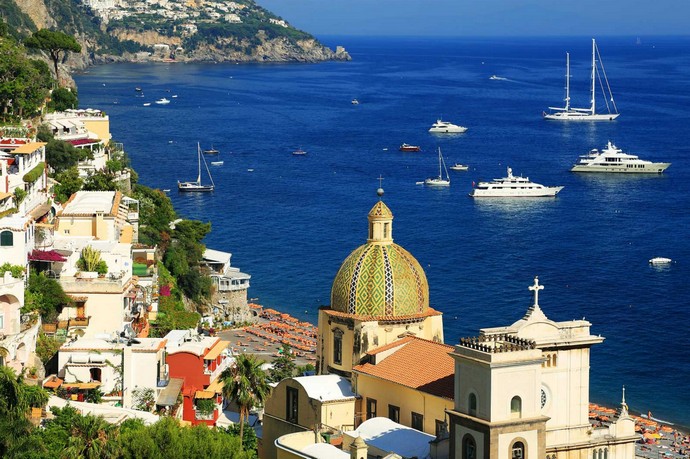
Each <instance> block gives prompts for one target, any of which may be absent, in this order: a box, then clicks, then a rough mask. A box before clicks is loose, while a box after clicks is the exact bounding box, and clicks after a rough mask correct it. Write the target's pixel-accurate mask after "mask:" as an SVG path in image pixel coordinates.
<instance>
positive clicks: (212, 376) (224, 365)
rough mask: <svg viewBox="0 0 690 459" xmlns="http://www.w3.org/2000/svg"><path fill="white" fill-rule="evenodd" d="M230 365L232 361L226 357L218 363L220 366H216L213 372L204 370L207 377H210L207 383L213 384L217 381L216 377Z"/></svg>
mask: <svg viewBox="0 0 690 459" xmlns="http://www.w3.org/2000/svg"><path fill="white" fill-rule="evenodd" d="M230 363H232V359H230V358H228V357H226V358H224V359H223V360H222V361H221V362H220V365H218V366H217V367H216V369H215V370H213V371H209V370H205V371H204V373H205V374H207V375H210V376H209V381H210V382H213V381H215V380H216V379H218V377H219V376H220V374H221V373H222V372H223V370H225V369H226V368H228V367H229V366H230Z"/></svg>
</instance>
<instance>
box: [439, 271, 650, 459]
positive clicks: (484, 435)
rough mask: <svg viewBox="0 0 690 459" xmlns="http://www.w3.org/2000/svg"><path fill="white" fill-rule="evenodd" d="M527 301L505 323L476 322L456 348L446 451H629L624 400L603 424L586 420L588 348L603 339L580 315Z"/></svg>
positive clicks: (568, 458) (489, 454)
mask: <svg viewBox="0 0 690 459" xmlns="http://www.w3.org/2000/svg"><path fill="white" fill-rule="evenodd" d="M543 288H544V287H543V286H542V285H539V282H538V279H537V278H535V279H534V285H532V286H530V287H529V289H530V290H532V291H533V292H534V303H533V305H532V306H531V307H530V308H529V309H528V310H527V313H526V314H525V316H524V317H523V318H522V319H520V320H518V321H517V322H515V323H513V324H512V325H510V326H507V327H498V328H486V329H482V330H481V333H480V335H479V336H478V337H474V338H465V339H462V340H461V341H460V343H459V344H458V345H457V346H456V347H455V352H453V353H452V357H453V358H454V359H455V361H456V363H455V374H456V378H455V408H454V409H453V410H450V411H448V414H449V415H450V436H451V437H450V438H451V444H450V457H451V458H457V459H461V458H462V459H474V458H486V459H494V458H497V459H498V458H511V459H522V458H532V457H534V458H543V457H547V458H549V459H589V458H592V457H597V456H594V455H593V454H594V451H601V453H600V454H603V455H602V456H599V457H601V458H602V459H603V458H605V457H610V458H626V459H631V458H633V457H634V442H635V441H636V439H637V437H636V435H635V432H634V421H633V420H632V418H630V417H629V416H628V413H627V407H625V405H623V409H622V410H621V413H620V416H619V417H618V419H617V420H616V421H615V422H614V423H613V424H612V425H611V426H609V427H603V428H599V429H595V428H593V427H592V425H591V424H590V422H589V416H588V414H589V350H590V347H591V346H592V345H594V344H598V343H601V342H602V341H603V340H604V338H602V337H601V336H594V335H591V334H590V331H589V328H590V325H591V324H590V323H589V322H587V321H585V320H573V321H566V322H554V321H552V320H550V319H548V318H547V317H546V315H545V314H544V313H543V311H542V310H541V308H540V306H539V291H540V290H542V289H543Z"/></svg>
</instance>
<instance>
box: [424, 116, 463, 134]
mask: <svg viewBox="0 0 690 459" xmlns="http://www.w3.org/2000/svg"><path fill="white" fill-rule="evenodd" d="M465 131H467V128H466V127H464V126H458V125H457V124H453V123H449V122H448V121H443V120H440V119H438V120H436V122H435V123H434V124H432V125H431V128H430V129H429V132H434V133H441V134H451V133H462V132H465Z"/></svg>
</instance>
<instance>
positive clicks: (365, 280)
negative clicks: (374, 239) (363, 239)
mask: <svg viewBox="0 0 690 459" xmlns="http://www.w3.org/2000/svg"><path fill="white" fill-rule="evenodd" d="M331 308H332V309H334V310H336V311H341V312H347V313H350V314H359V315H366V316H374V317H397V316H404V315H413V314H421V313H424V312H426V310H427V309H428V308H429V285H428V283H427V279H426V275H425V274H424V270H423V269H422V267H421V265H420V264H419V262H418V261H417V260H416V259H415V258H414V257H413V256H412V254H410V253H409V252H408V251H407V250H405V249H403V248H402V247H400V246H399V245H397V244H392V243H391V244H388V245H379V244H370V243H367V244H364V245H362V246H360V247H358V248H357V249H355V250H354V251H353V252H352V253H351V254H350V255H349V256H348V257H347V258H346V259H345V261H344V262H343V264H342V265H341V267H340V270H339V271H338V273H337V274H336V276H335V280H334V281H333V288H332V290H331Z"/></svg>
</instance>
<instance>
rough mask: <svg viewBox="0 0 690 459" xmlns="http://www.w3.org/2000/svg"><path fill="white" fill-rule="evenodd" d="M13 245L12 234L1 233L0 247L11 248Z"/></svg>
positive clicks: (7, 232) (8, 232) (9, 232)
mask: <svg viewBox="0 0 690 459" xmlns="http://www.w3.org/2000/svg"><path fill="white" fill-rule="evenodd" d="M13 245H14V234H12V231H3V232H1V233H0V246H2V247H12V246H13Z"/></svg>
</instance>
